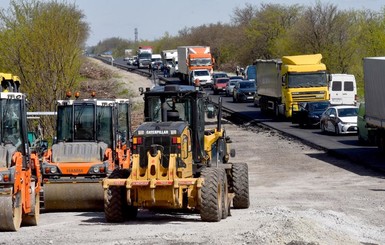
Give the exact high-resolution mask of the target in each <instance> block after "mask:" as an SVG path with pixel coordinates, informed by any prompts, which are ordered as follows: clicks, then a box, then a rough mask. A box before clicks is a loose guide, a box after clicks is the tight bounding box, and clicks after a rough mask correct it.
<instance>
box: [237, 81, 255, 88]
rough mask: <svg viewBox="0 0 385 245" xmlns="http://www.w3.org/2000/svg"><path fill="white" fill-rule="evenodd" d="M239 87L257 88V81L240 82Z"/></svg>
mask: <svg viewBox="0 0 385 245" xmlns="http://www.w3.org/2000/svg"><path fill="white" fill-rule="evenodd" d="M239 87H240V88H255V83H253V82H240V83H239Z"/></svg>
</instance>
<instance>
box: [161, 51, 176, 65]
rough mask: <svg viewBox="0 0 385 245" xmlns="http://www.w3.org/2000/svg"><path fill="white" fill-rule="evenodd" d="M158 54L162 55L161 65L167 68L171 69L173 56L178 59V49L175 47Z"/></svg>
mask: <svg viewBox="0 0 385 245" xmlns="http://www.w3.org/2000/svg"><path fill="white" fill-rule="evenodd" d="M160 55H161V56H162V62H163V66H164V67H167V68H168V69H171V67H172V65H173V58H177V59H176V60H178V50H176V49H169V50H163V51H162V52H161V53H160Z"/></svg>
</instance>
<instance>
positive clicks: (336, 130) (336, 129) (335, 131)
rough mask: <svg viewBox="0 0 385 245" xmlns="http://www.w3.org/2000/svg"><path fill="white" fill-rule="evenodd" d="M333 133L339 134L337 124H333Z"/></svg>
mask: <svg viewBox="0 0 385 245" xmlns="http://www.w3.org/2000/svg"><path fill="white" fill-rule="evenodd" d="M334 133H335V134H336V135H339V134H340V130H339V128H338V125H335V126H334Z"/></svg>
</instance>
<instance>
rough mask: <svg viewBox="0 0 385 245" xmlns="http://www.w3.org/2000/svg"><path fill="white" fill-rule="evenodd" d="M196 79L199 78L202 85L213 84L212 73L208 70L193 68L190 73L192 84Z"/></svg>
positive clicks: (208, 85)
mask: <svg viewBox="0 0 385 245" xmlns="http://www.w3.org/2000/svg"><path fill="white" fill-rule="evenodd" d="M195 79H199V83H200V85H201V86H202V87H210V86H211V85H212V83H211V74H210V72H209V71H208V70H204V69H203V70H193V71H192V72H191V74H190V84H193V83H194V82H195Z"/></svg>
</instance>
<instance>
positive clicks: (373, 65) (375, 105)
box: [363, 57, 385, 152]
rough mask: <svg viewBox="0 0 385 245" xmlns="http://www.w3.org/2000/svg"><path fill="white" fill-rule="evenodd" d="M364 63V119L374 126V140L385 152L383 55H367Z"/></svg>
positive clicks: (384, 71)
mask: <svg viewBox="0 0 385 245" xmlns="http://www.w3.org/2000/svg"><path fill="white" fill-rule="evenodd" d="M363 64H364V86H365V110H366V112H365V113H366V115H365V121H366V124H367V127H368V128H375V129H376V133H375V142H376V143H377V144H378V147H379V149H380V150H381V151H382V152H385V106H384V105H385V96H384V94H385V83H384V77H385V69H384V68H385V57H367V58H364V60H363Z"/></svg>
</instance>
